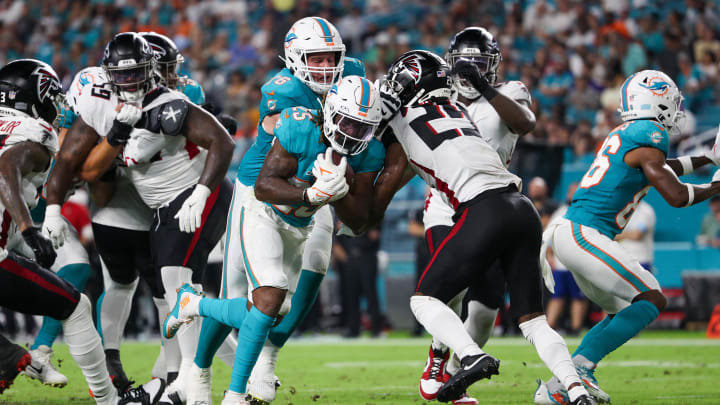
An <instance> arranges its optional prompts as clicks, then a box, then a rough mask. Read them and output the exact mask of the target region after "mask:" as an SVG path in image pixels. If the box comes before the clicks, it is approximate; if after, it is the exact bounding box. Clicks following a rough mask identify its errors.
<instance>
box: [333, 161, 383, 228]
mask: <svg viewBox="0 0 720 405" xmlns="http://www.w3.org/2000/svg"><path fill="white" fill-rule="evenodd" d="M376 177H377V172H366V173H357V174H356V175H355V177H354V179H355V180H354V181H355V185H354V186H353V189H352V192H349V193H347V194H346V195H345V197H343V198H341V199H339V200H337V201H335V202H333V203H332V205H333V207H335V213H336V214H337V216H338V218H340V220H341V221H342V222H343V223H344V224H345V225H347V226H349V227H350V229H352V230H353V232H354V233H355V234H356V235H359V234H361V233H362V232H364V231H365V229H367V225H368V220H369V218H370V207H371V206H372V202H373V181H374V180H375V178H376Z"/></svg>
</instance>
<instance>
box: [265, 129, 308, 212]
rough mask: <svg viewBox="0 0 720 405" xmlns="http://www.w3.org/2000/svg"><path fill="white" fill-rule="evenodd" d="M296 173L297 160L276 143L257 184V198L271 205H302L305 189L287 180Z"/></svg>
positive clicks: (266, 158) (268, 155)
mask: <svg viewBox="0 0 720 405" xmlns="http://www.w3.org/2000/svg"><path fill="white" fill-rule="evenodd" d="M295 172H297V159H296V158H295V157H294V156H293V155H291V154H290V153H289V152H288V151H286V150H285V148H283V147H282V145H280V142H274V144H273V146H272V148H270V151H269V152H268V154H267V156H265V162H264V163H263V165H262V168H261V169H260V173H259V174H258V178H257V181H256V182H255V197H256V198H257V199H258V200H260V201H264V202H268V203H271V204H302V203H303V202H304V200H303V189H302V188H300V187H295V186H293V185H292V184H290V183H289V182H288V180H287V179H288V178H290V177H292V176H293V175H294V174H295Z"/></svg>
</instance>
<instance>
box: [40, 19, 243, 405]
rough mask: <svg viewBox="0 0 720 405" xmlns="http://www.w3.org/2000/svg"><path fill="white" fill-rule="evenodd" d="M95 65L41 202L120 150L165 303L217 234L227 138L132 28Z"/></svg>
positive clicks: (189, 343) (187, 359)
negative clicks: (97, 74) (97, 70)
mask: <svg viewBox="0 0 720 405" xmlns="http://www.w3.org/2000/svg"><path fill="white" fill-rule="evenodd" d="M102 65H103V69H104V71H105V72H106V75H107V79H108V82H109V83H108V84H105V85H104V86H106V87H104V88H103V89H100V88H98V89H96V90H95V91H96V93H97V94H98V97H96V98H97V99H96V100H93V101H94V102H93V103H80V104H77V105H76V106H75V108H76V111H77V112H78V115H79V116H80V117H79V118H78V120H77V121H76V122H75V123H74V124H73V127H72V128H71V130H70V131H68V134H67V137H68V139H69V140H72V142H67V143H64V144H63V147H62V148H61V149H60V151H59V153H58V156H57V162H56V165H55V169H54V170H53V172H52V174H51V176H50V179H49V180H48V188H47V190H48V204H58V203H59V202H61V201H62V198H63V196H64V192H65V190H66V189H67V188H68V185H69V182H70V180H71V178H72V177H73V176H74V175H75V173H77V172H78V171H82V172H83V178H85V179H87V180H90V181H96V180H97V179H99V178H100V177H101V176H103V175H104V174H105V173H106V172H107V170H108V169H109V168H110V166H111V164H112V162H113V161H114V159H115V157H116V156H117V155H118V154H119V153H121V152H122V155H121V156H122V160H123V162H124V163H125V165H126V166H127V169H125V174H126V175H127V176H128V178H129V179H130V181H131V183H132V185H133V186H134V187H135V189H136V191H137V192H138V194H139V196H140V198H141V199H142V200H143V202H144V203H145V204H146V205H147V206H148V207H149V208H151V209H152V210H154V222H153V226H152V228H151V233H150V245H151V255H152V258H153V262H154V265H155V271H156V272H158V273H159V274H158V277H159V278H160V279H161V282H162V285H161V287H162V288H163V290H164V297H165V299H166V300H167V299H168V298H170V301H169V302H168V304H169V305H171V306H172V305H174V299H175V293H174V292H175V291H176V290H177V288H179V287H180V286H181V285H183V284H184V283H185V282H188V283H190V282H192V280H193V273H194V272H200V271H202V269H203V268H204V267H205V264H206V261H207V256H208V253H209V250H210V249H212V247H213V246H215V244H216V243H217V242H218V240H219V238H220V237H221V235H222V232H223V231H224V221H225V215H226V214H227V209H228V208H229V205H230V197H231V187H232V186H231V185H230V184H229V182H228V181H223V178H224V174H225V173H226V171H227V168H228V166H229V163H230V159H231V157H232V151H233V146H232V145H233V141H232V139H231V138H230V136H229V135H228V133H227V131H226V130H225V129H224V128H223V127H222V126H221V125H220V124H219V123H218V121H217V120H216V119H215V118H214V117H213V116H212V115H210V114H208V113H207V112H205V111H204V110H203V109H202V108H200V107H198V106H196V105H195V104H192V103H190V102H188V101H187V99H186V98H185V97H184V96H183V95H182V94H180V93H178V92H176V91H172V90H168V89H167V88H165V87H163V86H160V85H158V84H157V83H156V81H155V73H154V71H155V58H154V54H153V52H152V50H151V48H150V45H149V44H148V43H147V41H146V40H145V39H143V38H142V37H141V36H139V35H138V34H135V33H121V34H118V35H116V36H115V37H114V38H113V39H112V40H111V41H110V42H109V43H108V45H107V47H106V49H105V54H104V57H103V62H102ZM93 89H95V88H93ZM101 90H102V93H101ZM83 109H86V110H85V112H83ZM98 135H100V137H98ZM98 141H100V142H98ZM66 146H67V147H66ZM46 225H48V224H47V221H46ZM46 228H48V233H49V234H50V235H51V237H52V238H54V239H57V240H60V239H62V237H63V235H64V232H65V230H64V228H63V227H62V226H56V224H51V226H46ZM197 287H198V288H201V286H200V285H199V284H198V285H197ZM171 293H172V294H171ZM198 332H199V328H198V327H197V325H193V326H191V327H189V328H184V330H183V331H181V333H180V336H179V339H178V343H179V346H180V350H181V353H182V357H183V361H182V362H181V367H180V370H179V374H178V377H177V379H176V380H175V381H174V382H173V383H172V384H171V386H170V388H171V389H169V390H168V392H166V393H165V395H164V396H163V399H161V401H164V400H166V397H168V396H170V395H174V394H175V395H181V394H178V392H179V393H182V390H180V389H178V388H177V387H181V386H184V384H185V382H184V378H185V377H186V376H187V371H188V370H189V367H190V364H191V363H192V357H193V356H194V354H195V349H196V346H197V339H198ZM180 399H182V397H181V398H180Z"/></svg>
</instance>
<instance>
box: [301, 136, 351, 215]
mask: <svg viewBox="0 0 720 405" xmlns="http://www.w3.org/2000/svg"><path fill="white" fill-rule="evenodd" d="M331 153H332V149H331V148H328V150H327V151H326V152H325V155H324V156H323V154H322V153H321V154H319V155H318V157H317V159H316V160H315V163H316V166H313V175H314V176H315V183H313V185H312V186H311V187H309V188H306V189H305V200H306V201H307V202H308V203H309V204H310V205H323V204H327V203H329V202H333V201H336V200H339V199H341V198H343V197H345V195H346V194H347V193H348V191H349V190H350V186H349V185H348V184H347V181H346V180H345V170H347V159H346V158H345V157H344V156H343V157H342V159H340V164H338V165H335V164H334V163H333V162H332V158H331V157H330V156H331ZM318 161H319V162H318ZM316 167H317V169H316ZM316 173H317V175H316Z"/></svg>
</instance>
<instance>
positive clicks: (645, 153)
mask: <svg viewBox="0 0 720 405" xmlns="http://www.w3.org/2000/svg"><path fill="white" fill-rule="evenodd" d="M624 160H625V163H627V164H628V165H629V166H631V167H636V168H640V169H642V171H643V173H645V176H646V177H647V178H648V180H649V181H650V184H652V186H653V187H655V188H656V189H657V191H658V192H659V193H660V195H661V196H662V197H663V199H665V201H667V202H668V204H670V205H671V206H673V207H685V206H688V205H692V204H696V203H698V202H701V201H704V200H706V199H708V198H710V197H712V196H713V195H715V194H717V193H719V192H720V182H714V183H710V184H699V185H686V184H685V183H683V182H681V181H680V179H678V177H677V175H676V174H675V172H674V171H673V170H672V169H671V168H670V166H669V165H667V164H666V163H665V154H664V153H663V152H662V151H660V150H659V149H655V148H637V149H634V150H632V151H630V152H628V153H627V154H626V155H625V158H624ZM688 187H692V188H693V195H694V198H692V200H691V199H690V197H691V196H690V192H689V190H688ZM688 202H690V203H691V204H688Z"/></svg>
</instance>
